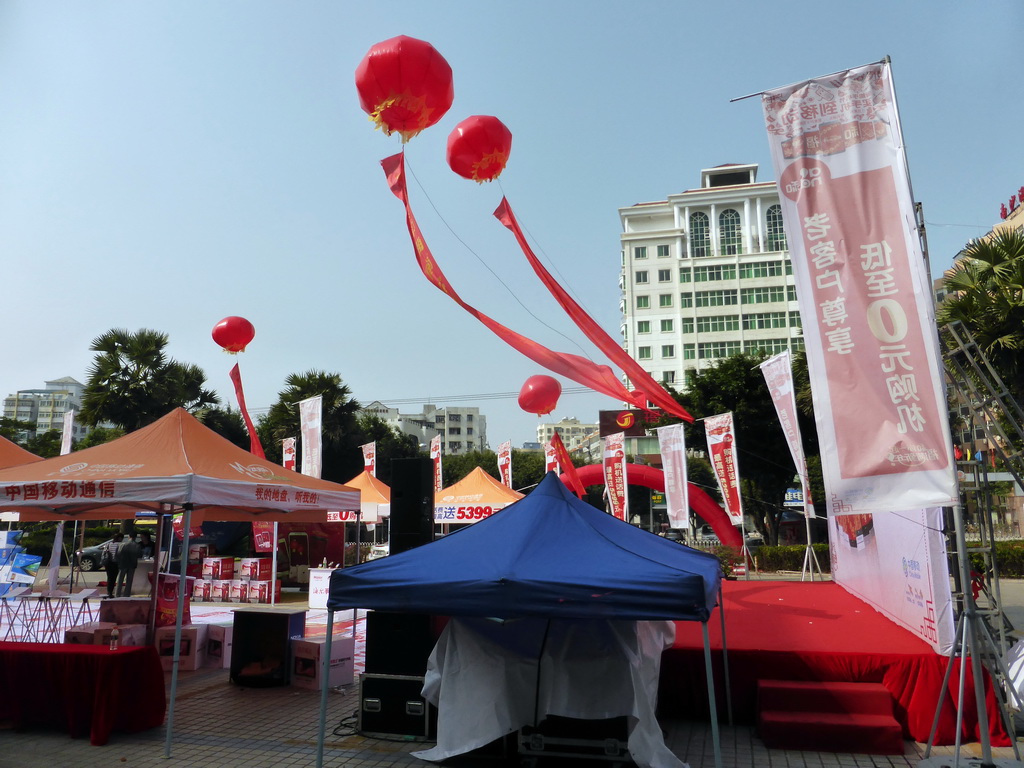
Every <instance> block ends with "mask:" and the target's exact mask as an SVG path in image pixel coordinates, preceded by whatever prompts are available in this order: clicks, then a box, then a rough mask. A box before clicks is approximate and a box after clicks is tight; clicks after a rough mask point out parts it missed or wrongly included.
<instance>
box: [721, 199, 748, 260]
mask: <svg viewBox="0 0 1024 768" xmlns="http://www.w3.org/2000/svg"><path fill="white" fill-rule="evenodd" d="M718 241H719V244H720V245H721V246H722V253H723V254H725V255H726V256H738V255H739V254H741V253H743V239H742V234H741V232H740V214H739V213H738V212H737V211H734V210H733V209H732V208H726V209H725V210H724V211H722V212H721V213H720V214H718Z"/></svg>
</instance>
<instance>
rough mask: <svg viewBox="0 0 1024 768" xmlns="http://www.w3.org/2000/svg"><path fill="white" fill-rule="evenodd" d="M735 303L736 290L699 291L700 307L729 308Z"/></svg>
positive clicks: (698, 300) (698, 304)
mask: <svg viewBox="0 0 1024 768" xmlns="http://www.w3.org/2000/svg"><path fill="white" fill-rule="evenodd" d="M735 303H736V291H735V290H722V291H697V306H698V307H729V306H732V305H734V304H735Z"/></svg>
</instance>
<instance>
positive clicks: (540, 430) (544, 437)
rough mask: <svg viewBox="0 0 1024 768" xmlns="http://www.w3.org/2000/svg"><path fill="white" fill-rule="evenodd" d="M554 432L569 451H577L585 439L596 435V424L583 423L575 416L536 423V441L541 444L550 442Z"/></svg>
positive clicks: (585, 441) (584, 442)
mask: <svg viewBox="0 0 1024 768" xmlns="http://www.w3.org/2000/svg"><path fill="white" fill-rule="evenodd" d="M555 432H557V433H558V435H559V437H561V438H562V443H563V444H564V445H565V449H566V450H567V451H569V453H573V452H574V451H578V450H579V449H580V448H581V447H583V446H584V445H585V444H586V443H587V441H588V440H589V439H591V438H593V437H595V436H596V435H597V432H598V425H597V424H584V423H582V422H581V421H580V420H579V419H577V418H565V419H562V420H561V421H557V422H548V423H545V424H538V425H537V442H538V443H540V444H541V445H544V444H546V443H550V442H551V438H552V437H554V434H555Z"/></svg>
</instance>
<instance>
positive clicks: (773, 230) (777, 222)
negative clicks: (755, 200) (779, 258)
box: [765, 205, 786, 251]
mask: <svg viewBox="0 0 1024 768" xmlns="http://www.w3.org/2000/svg"><path fill="white" fill-rule="evenodd" d="M765 231H766V232H767V235H768V250H769V251H784V250H786V230H785V228H784V227H783V226H782V206H781V205H773V206H771V207H770V208H769V209H768V213H767V214H765Z"/></svg>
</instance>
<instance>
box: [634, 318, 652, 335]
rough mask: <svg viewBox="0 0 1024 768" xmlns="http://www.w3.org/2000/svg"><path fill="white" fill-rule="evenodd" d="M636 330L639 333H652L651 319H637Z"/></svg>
mask: <svg viewBox="0 0 1024 768" xmlns="http://www.w3.org/2000/svg"><path fill="white" fill-rule="evenodd" d="M636 332H637V333H650V332H651V321H650V320H637V321H636Z"/></svg>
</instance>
